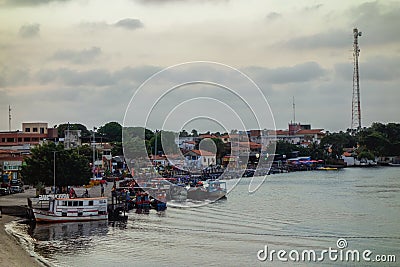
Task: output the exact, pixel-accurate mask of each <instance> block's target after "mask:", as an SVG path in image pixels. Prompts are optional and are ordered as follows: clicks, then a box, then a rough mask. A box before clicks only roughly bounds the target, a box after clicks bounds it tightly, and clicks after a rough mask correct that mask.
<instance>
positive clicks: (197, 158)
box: [184, 149, 216, 168]
mask: <svg viewBox="0 0 400 267" xmlns="http://www.w3.org/2000/svg"><path fill="white" fill-rule="evenodd" d="M184 157H185V166H186V167H197V168H205V167H208V166H210V165H215V164H216V157H215V154H214V153H211V152H208V151H205V150H198V149H193V150H190V151H188V152H186V153H185V154H184Z"/></svg>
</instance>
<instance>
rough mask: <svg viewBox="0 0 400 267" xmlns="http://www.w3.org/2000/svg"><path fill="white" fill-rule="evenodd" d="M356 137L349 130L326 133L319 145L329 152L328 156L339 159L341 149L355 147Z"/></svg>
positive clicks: (341, 152)
mask: <svg viewBox="0 0 400 267" xmlns="http://www.w3.org/2000/svg"><path fill="white" fill-rule="evenodd" d="M356 145H357V142H356V139H355V137H354V136H352V135H351V134H350V133H349V132H342V131H340V132H339V133H328V134H327V135H326V136H324V137H323V138H322V139H321V143H320V147H321V148H323V149H325V151H327V150H328V149H329V151H331V152H330V153H329V157H330V158H335V159H339V158H340V157H341V156H342V154H343V149H344V148H347V147H355V146H356Z"/></svg>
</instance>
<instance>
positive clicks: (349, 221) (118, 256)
mask: <svg viewBox="0 0 400 267" xmlns="http://www.w3.org/2000/svg"><path fill="white" fill-rule="evenodd" d="M260 179H261V178H260ZM249 181H250V180H249V179H242V180H241V182H240V183H239V184H238V186H237V187H236V188H235V189H234V190H233V191H232V192H231V193H230V194H229V195H228V199H227V200H224V201H219V202H217V203H214V204H211V205H207V206H204V207H199V208H190V209H179V208H168V210H167V211H166V212H164V213H159V214H157V213H156V212H155V211H154V210H152V211H151V213H150V214H149V215H143V214H135V213H134V212H132V213H129V219H128V221H127V223H125V224H122V223H120V224H114V225H111V224H108V223H106V222H96V223H93V222H92V223H69V224H58V225H38V226H36V228H34V229H31V228H29V227H28V226H26V225H17V226H15V227H14V228H16V229H17V231H19V232H20V233H27V232H29V234H30V236H28V235H26V237H27V238H25V239H27V240H29V244H30V245H31V248H32V249H33V250H34V252H35V253H37V254H38V255H40V256H41V257H43V258H44V259H46V260H47V261H48V262H49V263H51V264H53V265H56V266H267V265H269V266H270V265H271V264H274V265H292V264H293V262H289V263H287V262H286V263H283V262H279V261H277V260H275V261H273V262H272V263H271V262H270V261H269V260H267V261H265V262H261V261H259V260H258V259H257V251H259V250H261V249H263V248H264V246H265V245H268V248H269V249H275V250H280V249H284V250H286V251H288V252H289V251H290V250H293V249H295V250H298V251H300V253H301V251H302V250H304V249H313V250H316V251H321V250H323V249H328V248H329V247H332V248H334V249H336V248H337V246H336V241H337V239H338V238H345V239H346V241H347V244H348V247H347V249H352V250H354V249H357V250H359V251H361V252H362V251H363V250H366V249H369V250H371V251H372V252H373V255H375V254H394V255H396V257H397V263H399V262H400V168H395V167H392V168H390V167H385V168H384V167H379V168H369V169H356V168H354V169H351V168H348V169H344V170H340V171H329V172H322V171H320V172H318V171H314V172H296V173H288V174H276V175H270V176H268V177H267V179H266V181H265V183H264V184H263V185H262V186H261V187H260V189H259V190H258V191H257V192H256V193H255V194H249V193H248V191H247V190H248V183H249ZM231 182H233V181H231ZM29 237H31V239H29ZM286 257H287V255H286ZM300 264H301V265H310V263H309V262H307V263H304V262H301V263H300ZM321 264H325V265H334V264H336V265H341V266H343V265H345V264H348V265H361V264H362V265H366V263H365V262H361V263H358V264H356V263H345V262H339V261H337V262H333V261H329V259H328V257H326V260H325V261H324V262H322V263H321V262H319V263H315V265H321ZM371 264H372V263H368V265H371ZM387 265H388V263H385V264H380V266H387ZM392 265H393V266H395V265H396V264H392Z"/></svg>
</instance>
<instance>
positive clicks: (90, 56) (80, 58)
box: [51, 47, 101, 64]
mask: <svg viewBox="0 0 400 267" xmlns="http://www.w3.org/2000/svg"><path fill="white" fill-rule="evenodd" d="M100 55H101V49H100V48H99V47H92V48H90V49H83V50H80V51H75V50H59V51H57V52H55V53H54V55H53V56H52V57H51V59H52V60H61V61H69V62H71V63H75V64H85V63H90V62H92V61H93V60H94V59H96V58H97V57H98V56H100Z"/></svg>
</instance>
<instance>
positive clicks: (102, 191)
mask: <svg viewBox="0 0 400 267" xmlns="http://www.w3.org/2000/svg"><path fill="white" fill-rule="evenodd" d="M100 192H101V194H100V196H102V197H104V186H103V184H101V189H100Z"/></svg>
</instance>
